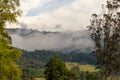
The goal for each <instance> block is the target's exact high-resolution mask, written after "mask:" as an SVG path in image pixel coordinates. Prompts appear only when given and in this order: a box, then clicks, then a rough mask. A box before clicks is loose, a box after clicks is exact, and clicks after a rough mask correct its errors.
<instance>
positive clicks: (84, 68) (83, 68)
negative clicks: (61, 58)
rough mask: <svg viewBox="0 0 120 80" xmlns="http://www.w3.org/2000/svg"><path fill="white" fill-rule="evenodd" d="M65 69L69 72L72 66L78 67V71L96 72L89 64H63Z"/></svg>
mask: <svg viewBox="0 0 120 80" xmlns="http://www.w3.org/2000/svg"><path fill="white" fill-rule="evenodd" d="M65 64H66V67H67V68H68V69H69V70H70V69H71V68H72V67H73V66H79V68H80V71H89V72H96V71H98V70H96V69H95V67H94V66H92V65H89V64H79V63H75V62H65Z"/></svg>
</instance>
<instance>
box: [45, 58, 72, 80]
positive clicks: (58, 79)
mask: <svg viewBox="0 0 120 80" xmlns="http://www.w3.org/2000/svg"><path fill="white" fill-rule="evenodd" d="M45 78H46V80H72V79H73V78H74V74H73V73H72V72H71V71H69V70H67V68H66V66H65V64H64V63H62V62H61V61H60V60H59V57H58V56H54V57H53V58H51V59H50V61H49V62H48V63H47V65H46V69H45Z"/></svg>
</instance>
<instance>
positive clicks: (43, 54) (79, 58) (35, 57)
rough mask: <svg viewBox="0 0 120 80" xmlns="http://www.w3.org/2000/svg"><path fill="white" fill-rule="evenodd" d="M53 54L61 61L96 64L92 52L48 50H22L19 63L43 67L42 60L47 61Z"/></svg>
mask: <svg viewBox="0 0 120 80" xmlns="http://www.w3.org/2000/svg"><path fill="white" fill-rule="evenodd" d="M54 55H58V56H59V57H60V59H61V60H62V61H63V62H79V63H85V64H92V65H95V64H96V62H97V61H96V57H95V56H94V54H92V53H89V54H87V53H77V52H70V53H63V52H57V51H49V50H35V51H23V55H22V57H21V59H20V62H19V63H20V64H21V65H27V66H29V67H38V66H39V67H44V66H42V65H44V62H48V61H49V60H50V58H52V57H53V56H54Z"/></svg>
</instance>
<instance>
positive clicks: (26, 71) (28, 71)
mask: <svg viewBox="0 0 120 80" xmlns="http://www.w3.org/2000/svg"><path fill="white" fill-rule="evenodd" d="M21 68H22V73H23V76H22V79H23V80H26V79H29V78H30V77H31V76H34V77H44V69H36V68H29V67H24V66H23V67H21Z"/></svg>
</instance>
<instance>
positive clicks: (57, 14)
mask: <svg viewBox="0 0 120 80" xmlns="http://www.w3.org/2000/svg"><path fill="white" fill-rule="evenodd" d="M46 1H47V0H25V2H24V1H22V2H21V9H22V10H23V17H21V18H19V21H20V22H23V23H25V24H28V25H29V27H32V26H33V25H35V26H37V28H38V27H39V29H41V28H43V25H44V24H46V26H48V27H47V28H48V29H51V26H54V25H56V24H61V25H62V26H63V28H62V30H68V29H69V30H79V29H83V28H85V26H87V25H89V20H90V17H91V14H92V13H95V12H96V13H99V12H100V10H101V5H102V4H103V3H105V0H73V1H72V3H69V4H66V5H64V6H63V5H62V6H60V7H58V8H56V9H54V10H52V11H51V10H48V11H46V12H41V13H39V15H36V16H25V15H26V14H27V12H28V11H29V10H30V9H34V8H35V7H38V6H39V7H41V8H42V5H44V4H45V3H46ZM50 1H52V0H49V2H50ZM63 1H64V0H63ZM51 5H52V4H51ZM31 24H32V26H30V25H31ZM49 27H50V28H49Z"/></svg>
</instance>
